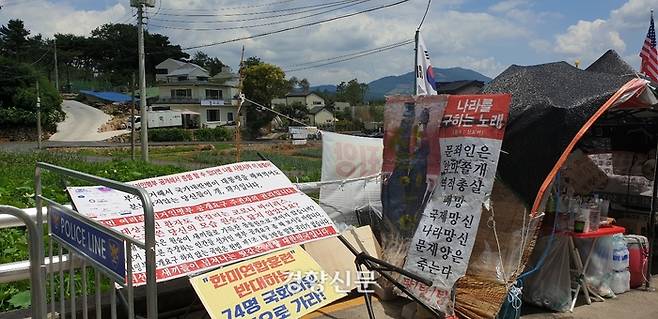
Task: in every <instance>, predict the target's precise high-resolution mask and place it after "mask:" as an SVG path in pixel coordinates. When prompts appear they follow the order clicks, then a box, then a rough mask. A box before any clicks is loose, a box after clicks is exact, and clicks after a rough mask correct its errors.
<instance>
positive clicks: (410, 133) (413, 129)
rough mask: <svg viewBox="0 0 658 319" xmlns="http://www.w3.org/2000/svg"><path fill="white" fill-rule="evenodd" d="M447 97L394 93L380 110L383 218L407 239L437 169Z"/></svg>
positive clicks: (411, 233)
mask: <svg viewBox="0 0 658 319" xmlns="http://www.w3.org/2000/svg"><path fill="white" fill-rule="evenodd" d="M446 102H447V97H446V96H445V95H433V96H419V97H410V96H395V97H389V98H388V99H387V100H386V109H385V111H384V162H383V164H382V174H383V183H382V196H381V198H382V205H383V215H384V221H385V222H386V224H387V225H389V226H390V228H392V230H393V231H398V232H399V233H400V234H401V235H402V236H403V237H405V238H411V237H412V236H413V231H414V229H415V227H416V225H417V224H418V220H419V219H420V215H421V213H422V207H424V206H425V204H426V203H427V201H428V200H429V195H430V193H431V191H432V189H433V188H434V186H435V185H436V184H437V181H438V178H439V171H440V162H439V157H440V148H439V139H438V136H439V123H440V122H441V118H442V117H443V111H444V109H445V106H446Z"/></svg>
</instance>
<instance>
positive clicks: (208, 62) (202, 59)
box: [189, 51, 226, 76]
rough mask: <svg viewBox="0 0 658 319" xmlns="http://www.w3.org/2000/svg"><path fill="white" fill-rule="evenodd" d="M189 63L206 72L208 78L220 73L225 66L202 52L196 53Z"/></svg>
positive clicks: (215, 58)
mask: <svg viewBox="0 0 658 319" xmlns="http://www.w3.org/2000/svg"><path fill="white" fill-rule="evenodd" d="M189 61H190V62H191V63H194V64H197V65H199V66H202V67H203V68H205V69H206V70H208V73H209V74H210V76H215V75H216V74H217V73H219V72H222V68H223V67H225V66H226V64H224V63H223V62H222V61H221V60H220V59H218V58H217V57H212V58H211V57H210V56H208V55H207V54H206V53H204V52H202V51H196V52H195V53H194V55H193V56H192V58H191V59H190V60H189Z"/></svg>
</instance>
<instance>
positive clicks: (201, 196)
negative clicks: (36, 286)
mask: <svg viewBox="0 0 658 319" xmlns="http://www.w3.org/2000/svg"><path fill="white" fill-rule="evenodd" d="M129 184H132V185H136V186H140V187H142V188H144V189H145V190H146V191H147V192H148V193H149V196H150V197H151V200H152V202H153V210H154V212H155V232H156V262H157V269H156V278H157V280H158V281H165V280H169V279H174V278H178V277H181V276H184V275H186V274H189V273H194V272H199V271H202V270H205V269H211V268H215V267H217V266H221V265H225V264H228V263H233V262H236V261H239V260H243V259H247V258H250V257H254V256H258V255H261V254H264V253H267V252H269V251H273V250H276V249H280V248H283V247H288V246H291V245H295V244H302V243H306V242H309V241H313V240H317V239H320V238H326V237H330V236H334V235H336V234H337V231H336V228H335V226H334V224H333V222H332V221H331V220H330V219H329V217H328V216H327V214H326V213H325V212H324V211H322V209H321V208H320V206H318V204H317V203H315V202H314V201H313V200H312V199H311V198H309V197H308V196H306V195H305V194H303V193H301V192H300V191H299V190H297V188H295V187H294V185H293V184H292V183H291V182H290V180H288V178H287V177H286V176H285V175H284V174H283V172H281V170H279V169H278V168H277V167H276V166H274V165H273V164H272V163H270V162H267V161H260V162H242V163H235V164H229V165H224V166H219V167H213V168H207V169H201V170H197V171H192V172H186V173H180V174H174V175H168V176H162V177H155V178H149V179H144V180H140V181H135V182H131V183H129ZM68 190H69V193H70V195H71V198H72V200H73V204H74V205H75V207H76V209H77V210H78V211H79V212H80V213H81V214H84V215H86V216H88V217H91V218H94V219H96V220H98V221H99V222H100V223H101V224H103V225H105V226H108V227H111V228H113V229H115V230H117V231H119V232H121V233H123V234H126V235H128V236H131V237H133V238H136V239H138V240H143V238H144V224H143V220H144V216H143V212H142V208H141V202H140V201H139V200H138V199H137V197H135V196H133V195H130V194H127V193H123V192H120V191H117V190H113V189H109V188H105V187H98V186H96V187H71V188H69V189H68ZM132 257H133V265H132V267H133V274H134V275H133V283H135V284H136V285H140V284H144V283H145V281H146V274H145V271H146V267H145V257H144V251H143V250H141V249H134V250H133V256H132Z"/></svg>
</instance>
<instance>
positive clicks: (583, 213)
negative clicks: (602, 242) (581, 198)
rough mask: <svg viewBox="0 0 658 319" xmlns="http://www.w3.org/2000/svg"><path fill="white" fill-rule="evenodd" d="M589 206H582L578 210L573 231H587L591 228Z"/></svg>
mask: <svg viewBox="0 0 658 319" xmlns="http://www.w3.org/2000/svg"><path fill="white" fill-rule="evenodd" d="M589 211H590V209H589V207H587V206H581V207H580V209H578V211H577V212H576V216H575V219H574V223H573V231H574V232H575V233H587V232H589V229H590V218H589Z"/></svg>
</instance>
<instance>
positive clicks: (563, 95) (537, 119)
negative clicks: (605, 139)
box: [482, 51, 636, 207]
mask: <svg viewBox="0 0 658 319" xmlns="http://www.w3.org/2000/svg"><path fill="white" fill-rule="evenodd" d="M635 77H636V75H635V74H634V71H633V69H632V68H631V67H630V66H628V64H626V63H625V62H624V61H623V60H621V58H619V56H618V55H617V54H616V53H615V52H614V51H608V52H606V53H605V54H604V55H603V56H602V57H601V58H599V59H598V60H597V61H596V62H594V63H593V64H592V65H591V66H590V67H588V68H587V69H586V70H581V69H578V68H576V67H573V66H571V65H569V64H568V63H566V62H555V63H547V64H541V65H535V66H518V65H512V66H511V67H509V68H508V69H507V70H505V71H504V72H503V73H501V74H500V75H499V76H497V77H496V78H495V79H493V80H492V81H491V82H490V83H489V84H487V85H486V86H485V87H484V88H483V89H482V93H511V94H512V102H511V105H510V117H509V123H508V126H507V129H506V132H505V137H504V139H503V145H502V150H503V152H502V153H501V155H500V161H499V164H498V173H499V177H500V178H501V180H502V181H503V182H504V183H505V184H507V185H508V186H509V187H510V188H511V189H512V190H513V191H514V192H515V193H517V194H518V195H519V196H520V197H521V199H522V200H523V201H524V202H525V203H526V204H527V205H528V206H529V207H530V206H532V205H533V202H534V201H535V198H536V196H537V194H538V192H539V190H540V187H541V185H542V183H543V182H544V180H545V179H546V177H547V176H548V175H549V173H550V172H551V170H552V168H553V167H554V165H555V164H556V163H557V162H558V160H559V158H560V156H561V155H562V153H563V152H564V151H565V149H566V148H567V146H568V145H569V144H570V143H571V141H572V140H573V139H574V137H576V135H577V133H578V132H579V131H580V130H581V128H582V127H583V125H584V124H585V123H586V122H587V121H588V120H589V119H590V118H591V117H592V116H593V115H594V113H596V111H597V110H598V109H599V108H600V107H601V106H602V105H603V104H604V103H605V102H606V101H608V99H610V97H612V96H613V94H614V93H615V92H617V91H618V90H619V89H620V88H621V87H622V86H624V84H626V83H627V82H629V81H630V80H631V79H633V78H635Z"/></svg>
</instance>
